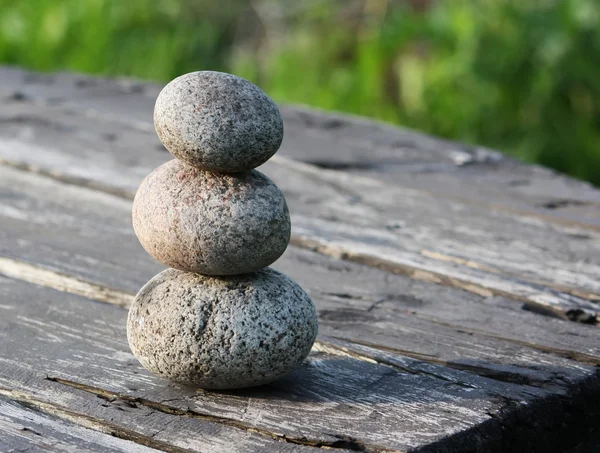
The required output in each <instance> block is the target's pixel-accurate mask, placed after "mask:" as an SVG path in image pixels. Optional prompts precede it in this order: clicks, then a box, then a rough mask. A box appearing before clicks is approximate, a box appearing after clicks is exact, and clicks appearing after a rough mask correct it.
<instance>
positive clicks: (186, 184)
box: [132, 159, 290, 275]
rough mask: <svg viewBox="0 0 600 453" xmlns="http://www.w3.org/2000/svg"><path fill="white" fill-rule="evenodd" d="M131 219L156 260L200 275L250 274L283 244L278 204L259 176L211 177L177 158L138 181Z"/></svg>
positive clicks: (286, 231)
mask: <svg viewBox="0 0 600 453" xmlns="http://www.w3.org/2000/svg"><path fill="white" fill-rule="evenodd" d="M132 220H133V228H134V230H135V233H136V235H137V237H138V239H139V240H140V242H141V244H142V246H143V247H144V249H146V251H147V252H148V253H149V254H150V255H151V256H153V257H154V258H155V259H156V260H158V261H160V262H161V263H163V264H165V265H167V266H169V267H174V268H175V269H180V270H184V271H189V272H198V273H200V274H206V275H235V274H244V273H248V272H253V271H256V270H258V269H260V268H262V267H265V266H268V265H270V264H272V263H273V262H274V261H275V260H276V259H277V258H279V257H280V256H281V254H282V253H283V252H284V251H285V249H286V247H287V245H288V243H289V241H290V216H289V212H288V208H287V204H286V202H285V198H284V197H283V194H282V193H281V191H280V190H279V189H278V188H277V186H276V185H275V184H274V183H273V182H272V181H271V180H270V179H269V178H267V177H266V176H265V175H263V174H262V173H260V172H258V171H256V170H251V171H249V172H244V173H236V174H229V175H224V174H218V173H211V172H207V171H203V170H199V169H197V168H195V167H192V166H190V165H187V164H184V163H183V162H180V161H178V160H176V159H174V160H171V161H169V162H167V163H165V164H163V165H161V166H160V167H158V168H157V169H156V170H154V171H153V172H152V173H151V174H149V175H148V176H147V177H146V179H144V181H143V182H142V184H141V185H140V187H139V189H138V191H137V193H136V195H135V199H134V201H133V216H132Z"/></svg>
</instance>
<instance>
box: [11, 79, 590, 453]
mask: <svg viewBox="0 0 600 453" xmlns="http://www.w3.org/2000/svg"><path fill="white" fill-rule="evenodd" d="M0 81H2V82H5V83H3V84H2V85H0V86H1V88H0V96H4V98H5V101H6V102H5V103H4V104H2V105H1V106H0V161H1V162H2V163H3V164H4V165H0V223H1V224H2V228H0V274H3V275H4V276H5V277H0V312H2V313H0V363H2V366H0V395H1V396H0V398H3V399H2V400H0V404H1V403H2V401H4V399H5V400H6V404H9V405H10V406H11V407H17V408H21V409H23V410H32V411H37V412H38V413H40V414H41V415H42V416H43V417H49V418H51V419H52V420H57V423H68V424H74V425H76V426H79V427H81V429H85V430H92V431H93V432H95V433H97V435H101V434H102V433H108V434H111V435H113V436H116V437H118V438H120V439H121V440H123V441H129V442H134V443H135V444H134V445H137V446H139V447H140V448H142V446H148V447H149V448H154V449H158V450H166V451H187V450H190V451H210V452H212V451H222V450H223V449H226V448H229V447H228V446H229V445H235V446H236V448H237V450H234V451H293V452H295V451H307V450H308V449H314V448H327V449H337V450H353V451H374V452H379V451H384V450H385V451H389V450H394V451H411V452H412V451H415V452H416V451H418V452H434V451H440V452H442V451H444V452H454V451H456V452H459V451H460V452H464V451H483V452H488V451H489V452H492V451H494V452H496V451H498V452H500V451H545V452H546V451H564V450H565V449H567V448H570V447H573V446H575V445H576V444H578V443H580V442H579V441H580V439H581V438H582V436H585V435H588V434H589V430H590V429H592V431H593V425H595V420H597V419H598V416H599V414H598V412H599V408H600V400H599V395H600V388H599V385H600V381H599V379H598V378H599V376H598V372H597V365H598V364H599V363H600V349H599V348H598V347H597V346H596V345H598V344H600V343H599V342H598V335H600V331H599V330H598V329H597V328H596V327H593V326H587V325H583V324H577V323H568V322H565V321H563V320H562V319H556V318H563V319H571V320H577V321H581V322H583V323H595V322H596V317H597V314H598V305H597V301H598V300H599V296H598V294H599V293H600V291H599V288H600V287H599V286H598V278H597V277H598V275H599V272H598V271H599V269H600V262H599V261H598V256H599V255H598V249H599V248H600V241H599V239H600V234H599V231H600V230H599V229H598V228H597V225H596V224H595V222H596V220H597V212H598V207H599V206H600V204H598V203H597V199H596V198H595V197H597V195H598V192H597V191H596V190H594V189H592V188H591V187H589V186H585V184H582V183H576V182H574V181H571V180H569V179H568V178H563V177H559V176H557V175H553V174H552V173H551V172H548V171H545V170H542V169H538V168H536V167H528V166H524V165H521V164H518V163H516V162H514V161H512V160H510V159H507V158H504V157H502V156H500V155H498V154H497V153H494V152H492V151H489V150H483V149H475V148H469V147H464V146H461V145H456V144H451V143H449V142H444V141H441V140H436V139H432V138H428V137H425V136H422V135H419V134H415V133H413V132H409V131H402V130H398V129H395V128H388V127H384V126H381V125H377V124H375V123H370V122H368V121H363V120H360V119H352V118H347V117H343V116H329V115H323V114H320V113H318V112H314V111H310V110H306V109H303V108H283V113H284V116H285V121H286V132H287V134H288V138H287V139H286V142H285V144H284V147H283V149H282V150H281V152H280V153H279V155H278V157H276V158H275V159H273V161H271V162H269V163H268V164H267V165H265V166H264V167H263V168H262V170H263V171H265V172H266V173H267V174H268V175H270V176H271V177H272V178H273V179H274V181H275V182H276V183H277V184H278V185H279V186H280V187H281V188H282V190H283V191H284V193H285V195H286V197H287V199H288V203H289V204H290V208H291V211H292V215H293V223H294V228H295V229H294V232H293V234H294V238H293V244H295V246H294V245H292V246H290V247H289V249H288V251H287V252H286V253H285V254H284V256H283V257H282V258H281V259H280V260H279V261H278V262H277V263H276V264H275V267H276V268H278V269H280V270H282V271H284V272H286V273H288V274H290V275H291V276H292V277H293V278H295V279H296V280H297V281H298V282H299V283H300V284H301V285H302V286H303V287H305V288H306V289H307V290H308V292H309V293H310V295H311V297H313V299H314V300H315V303H316V305H317V308H318V311H319V318H320V325H321V329H320V336H319V340H318V342H317V343H316V345H315V348H314V350H313V353H312V354H311V356H310V357H309V359H308V360H307V362H306V363H305V364H304V366H302V367H301V368H299V369H298V370H296V371H295V372H294V373H292V374H291V375H290V376H288V377H287V378H285V379H283V380H281V381H278V382H276V383H274V384H272V385H270V386H267V387H263V388H258V389H251V390H246V391H241V392H228V393H227V392H226V393H216V392H202V391H197V390H194V389H189V388H183V387H179V386H176V385H173V384H169V383H167V382H165V381H161V380H160V379H157V378H155V377H153V376H151V375H149V374H148V373H147V372H146V371H145V370H143V369H142V368H141V367H140V366H139V364H138V363H137V361H135V359H134V358H133V356H131V354H130V352H129V349H128V346H127V344H126V340H125V332H124V317H125V314H126V312H125V310H124V308H126V307H127V306H128V304H129V301H130V300H131V298H132V296H133V293H134V292H135V291H136V290H137V289H138V288H139V287H140V286H142V284H143V283H145V282H146V281H147V280H148V279H149V278H150V277H151V276H152V275H154V274H155V273H156V272H158V271H159V270H161V269H162V266H160V265H159V264H157V263H155V262H153V261H152V260H151V259H150V258H149V257H148V256H147V255H146V254H145V253H144V252H143V250H142V249H141V247H140V246H139V244H138V242H137V240H136V239H135V237H134V236H133V232H132V229H131V226H130V220H129V218H130V209H131V205H130V199H131V197H132V194H133V192H134V191H135V189H136V187H137V185H138V184H139V182H140V181H141V179H142V178H143V177H144V176H145V175H146V174H147V173H149V172H150V171H151V169H152V168H154V167H155V166H157V165H159V164H160V163H162V162H164V161H166V160H167V159H169V158H170V155H169V154H168V153H166V152H165V150H164V149H163V148H162V146H161V145H160V144H159V143H158V141H157V139H156V137H155V136H154V133H153V131H152V126H151V123H150V120H151V118H150V117H151V110H152V103H153V99H154V97H155V96H156V94H157V90H158V89H159V87H157V86H152V85H147V84H142V83H137V82H133V81H113V80H108V79H93V78H86V77H81V76H74V75H36V74H31V73H24V72H22V71H19V70H1V69H0ZM279 156H283V157H279ZM286 156H291V157H292V158H293V159H296V161H294V160H290V159H288V158H286ZM366 156H368V157H366ZM300 161H303V162H300ZM420 175H429V176H423V178H421V177H420ZM511 175H512V176H511ZM510 177H512V178H513V179H512V180H511V179H510ZM514 178H517V179H518V178H526V179H527V184H522V181H520V182H519V181H517V182H519V183H518V184H516V183H515V184H513V182H514ZM417 179H419V181H420V182H418V183H417V182H415V181H416V180H417ZM507 184H508V185H509V186H510V187H512V188H513V189H514V190H513V189H508V190H507V189H506V187H505V186H506V185H507ZM446 188H447V189H448V190H447V191H446V190H445V189H446ZM499 189H502V190H499ZM550 190H554V191H555V192H554V194H556V193H559V192H556V190H559V191H560V190H564V191H565V193H564V197H563V198H560V197H559V198H558V199H557V198H556V197H549V198H547V199H546V201H547V202H546V201H544V203H543V204H542V205H540V198H539V197H538V195H539V194H542V195H543V196H546V197H547V194H548V193H552V192H549V191H550ZM536 191H539V194H537V193H536ZM471 192H474V193H473V194H472V193H471ZM561 196H562V195H561ZM542 198H543V197H542ZM542 201H543V200H542ZM550 206H553V207H550ZM588 212H589V214H588ZM316 251H317V252H319V253H316ZM340 258H343V260H340ZM57 290H58V291H57ZM541 313H543V314H545V315H550V316H552V317H553V318H552V317H549V316H540V314H541ZM15 351H18V353H17V352H15ZM23 351H24V352H23ZM115 414H117V415H115ZM4 423H5V424H6V425H7V426H10V425H11V423H13V422H10V421H5V422H4ZM0 425H2V423H0ZM69 426H70V425H69ZM53 435H54V434H53Z"/></svg>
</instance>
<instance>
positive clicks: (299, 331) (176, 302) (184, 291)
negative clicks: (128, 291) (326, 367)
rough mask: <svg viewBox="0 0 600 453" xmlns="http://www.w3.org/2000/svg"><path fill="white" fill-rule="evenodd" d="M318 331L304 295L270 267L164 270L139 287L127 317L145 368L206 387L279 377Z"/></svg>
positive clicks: (292, 365) (258, 382) (241, 385)
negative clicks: (207, 272) (211, 272)
mask: <svg viewBox="0 0 600 453" xmlns="http://www.w3.org/2000/svg"><path fill="white" fill-rule="evenodd" d="M317 329H318V325H317V313H316V310H315V306H314V305H313V302H312V301H311V299H310V297H309V296H308V295H307V294H306V293H305V292H304V291H303V290H302V288H300V286H298V284H297V283H295V282H294V281H293V280H291V279H290V278H289V277H287V276H285V275H284V274H282V273H280V272H277V271H275V270H273V269H271V268H265V269H262V270H260V271H258V272H256V273H253V274H246V275H239V276H234V277H231V276H230V277H210V276H204V275H199V274H194V273H190V272H183V271H178V270H175V269H167V270H165V271H163V272H161V273H160V274H158V275H156V276H155V277H154V278H152V280H150V281H149V282H148V283H147V284H146V285H145V286H144V287H143V288H142V289H141V290H140V292H139V293H138V294H137V296H136V297H135V300H134V301H133V304H132V306H131V309H130V311H129V317H128V320H127V338H128V340H129V345H130V347H131V350H132V351H133V353H134V355H135V356H136V357H137V359H138V360H139V361H140V363H141V364H142V365H143V366H144V367H146V368H147V369H148V370H150V371H152V372H153V373H155V374H157V375H159V376H161V377H164V378H166V379H170V380H172V381H176V382H180V383H183V384H188V385H195V386H199V387H201V388H206V389H234V388H244V387H252V386H256V385H262V384H267V383H269V382H272V381H274V380H276V379H278V378H280V377H282V376H284V375H285V374H287V373H288V372H289V371H291V370H292V369H293V368H295V367H296V366H298V365H300V363H301V362H302V361H303V360H304V359H305V357H306V356H307V355H308V353H309V352H310V349H311V347H312V345H313V343H314V341H315V338H316V336H317Z"/></svg>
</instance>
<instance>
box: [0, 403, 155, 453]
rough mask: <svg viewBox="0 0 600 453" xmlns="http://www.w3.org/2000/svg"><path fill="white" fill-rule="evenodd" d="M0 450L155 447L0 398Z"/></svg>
mask: <svg viewBox="0 0 600 453" xmlns="http://www.w3.org/2000/svg"><path fill="white" fill-rule="evenodd" d="M0 451H2V452H4V453H17V452H26V451H65V452H67V451H68V452H81V451H89V452H94V453H96V452H97V453H117V452H122V453H151V452H157V451H158V450H155V449H153V448H148V447H145V446H143V445H139V444H136V443H135V442H132V441H128V440H122V439H120V438H118V437H114V436H111V435H110V434H107V433H106V434H105V433H102V432H97V431H95V430H92V429H87V428H84V427H81V426H79V425H77V424H74V423H69V422H68V421H65V420H61V419H59V418H56V417H52V416H50V415H48V414H45V413H43V412H40V411H38V410H37V409H36V408H35V407H32V405H31V404H29V402H26V401H23V402H21V401H15V400H11V399H6V398H3V397H0Z"/></svg>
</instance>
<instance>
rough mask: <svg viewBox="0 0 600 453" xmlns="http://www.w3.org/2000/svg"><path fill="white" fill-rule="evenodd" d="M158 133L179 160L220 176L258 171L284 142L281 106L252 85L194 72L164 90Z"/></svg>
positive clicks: (158, 111)
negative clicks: (222, 174) (279, 107)
mask: <svg viewBox="0 0 600 453" xmlns="http://www.w3.org/2000/svg"><path fill="white" fill-rule="evenodd" d="M154 127H155V128H156V133H157V134H158V137H159V138H160V141H161V142H162V143H163V145H165V147H166V148H167V149H168V150H169V151H170V152H171V154H173V155H174V156H175V157H177V158H179V159H182V160H183V161H185V162H187V163H189V164H191V165H194V166H196V167H198V168H201V169H203V170H208V171H214V172H220V173H230V172H239V171H245V170H251V169H252V168H255V167H258V166H259V165H261V164H263V163H265V162H266V161H267V160H268V159H269V158H270V157H271V156H273V154H275V153H276V152H277V150H278V149H279V147H280V146H281V141H282V140H283V120H282V119H281V114H280V113H279V109H278V108H277V105H276V104H275V103H274V102H273V101H272V100H271V99H270V98H269V97H268V96H267V95H266V94H265V93H264V92H263V91H262V90H261V89H260V88H258V87H257V86H256V85H254V84H252V83H250V82H248V81H247V80H245V79H242V78H241V77H237V76H234V75H232V74H225V73H222V72H214V71H200V72H191V73H189V74H185V75H182V76H180V77H177V78H176V79H174V80H173V81H171V82H170V83H169V84H168V85H167V86H165V87H164V88H163V90H162V91H161V92H160V94H159V95H158V98H157V99H156V105H155V107H154Z"/></svg>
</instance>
